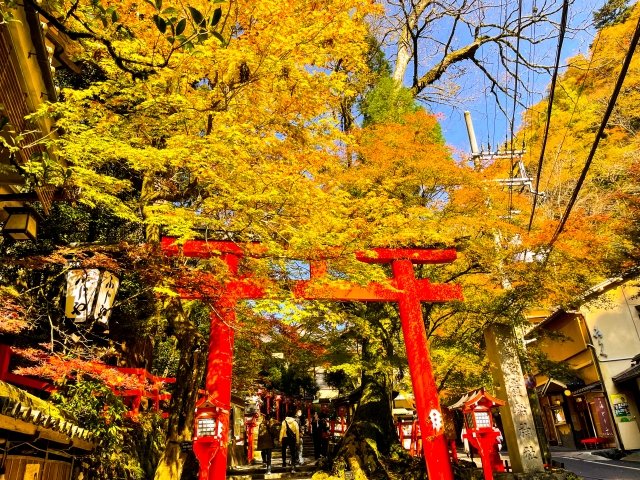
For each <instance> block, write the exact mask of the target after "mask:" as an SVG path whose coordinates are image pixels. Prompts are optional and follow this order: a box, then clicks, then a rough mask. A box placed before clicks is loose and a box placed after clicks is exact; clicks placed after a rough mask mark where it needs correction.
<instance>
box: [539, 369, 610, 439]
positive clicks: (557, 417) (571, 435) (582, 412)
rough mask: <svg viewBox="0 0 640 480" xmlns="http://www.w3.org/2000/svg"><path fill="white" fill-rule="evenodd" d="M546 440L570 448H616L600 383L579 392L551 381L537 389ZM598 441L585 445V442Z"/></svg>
mask: <svg viewBox="0 0 640 480" xmlns="http://www.w3.org/2000/svg"><path fill="white" fill-rule="evenodd" d="M538 395H539V398H540V406H541V407H542V412H543V421H544V427H545V433H546V435H547V439H548V440H549V442H550V444H551V445H557V446H563V447H567V448H572V449H576V448H587V447H590V446H593V447H604V446H608V447H614V446H615V434H614V428H613V423H612V421H611V415H610V414H609V408H608V406H607V403H606V398H605V395H604V391H603V389H602V384H601V382H594V383H592V384H589V385H586V386H583V387H580V388H576V387H573V386H572V385H567V384H565V383H563V382H559V381H557V380H553V379H551V380H549V381H548V382H547V383H546V384H545V385H543V386H541V387H539V388H538ZM588 439H597V440H592V441H588V442H586V443H583V440H588Z"/></svg>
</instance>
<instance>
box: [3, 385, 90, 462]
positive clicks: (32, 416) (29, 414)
mask: <svg viewBox="0 0 640 480" xmlns="http://www.w3.org/2000/svg"><path fill="white" fill-rule="evenodd" d="M0 405H1V408H0V429H5V430H9V431H12V432H17V433H22V434H26V435H31V436H35V437H36V439H44V440H50V441H52V442H56V443H59V444H63V445H68V446H69V447H76V448H79V449H81V450H86V451H92V450H94V449H95V447H96V439H95V437H94V436H93V434H92V433H91V432H89V431H88V430H85V429H84V428H82V427H81V426H79V425H75V424H74V423H73V422H71V421H69V420H68V419H67V418H66V416H65V415H63V413H62V412H61V411H60V410H58V409H57V408H56V407H55V406H54V405H52V404H51V403H49V402H47V401H45V400H42V399H40V398H38V397H36V396H34V395H31V394H30V393H28V392H25V391H24V390H22V389H20V388H17V387H14V386H13V385H10V384H8V383H6V382H3V381H0ZM47 417H48V419H47Z"/></svg>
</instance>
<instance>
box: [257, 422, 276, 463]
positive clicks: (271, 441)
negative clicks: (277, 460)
mask: <svg viewBox="0 0 640 480" xmlns="http://www.w3.org/2000/svg"><path fill="white" fill-rule="evenodd" d="M279 435H280V426H279V425H278V422H276V421H275V420H274V419H273V418H272V416H271V415H265V416H264V417H263V419H262V422H261V423H260V426H259V427H258V450H260V451H261V452H262V460H263V463H265V464H266V465H267V475H269V474H270V473H271V454H272V452H273V449H274V448H275V447H276V443H275V442H276V439H277V438H278V436H279Z"/></svg>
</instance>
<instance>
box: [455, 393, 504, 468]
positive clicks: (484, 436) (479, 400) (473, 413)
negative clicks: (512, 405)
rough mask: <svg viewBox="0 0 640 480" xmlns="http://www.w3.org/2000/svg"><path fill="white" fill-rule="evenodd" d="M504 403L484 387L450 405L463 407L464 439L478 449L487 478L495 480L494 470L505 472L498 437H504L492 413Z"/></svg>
mask: <svg viewBox="0 0 640 480" xmlns="http://www.w3.org/2000/svg"><path fill="white" fill-rule="evenodd" d="M504 405H505V402H504V401H503V400H500V399H498V398H495V397H493V396H492V395H490V394H489V393H487V392H486V391H485V390H484V387H483V388H481V389H479V390H474V391H472V392H469V393H467V394H465V395H463V396H462V398H460V400H458V401H457V402H456V403H455V404H454V405H452V406H450V407H449V408H450V409H451V410H453V409H462V414H463V417H464V430H463V433H462V439H463V440H467V441H468V442H469V444H470V445H472V446H473V447H475V448H476V449H477V450H478V453H479V454H480V458H481V459H482V470H483V472H484V478H485V479H486V480H493V472H504V465H502V461H501V460H500V453H499V449H498V443H499V442H498V437H502V433H501V432H500V430H499V429H498V428H497V427H494V425H493V416H492V414H491V409H492V408H493V407H502V406H504Z"/></svg>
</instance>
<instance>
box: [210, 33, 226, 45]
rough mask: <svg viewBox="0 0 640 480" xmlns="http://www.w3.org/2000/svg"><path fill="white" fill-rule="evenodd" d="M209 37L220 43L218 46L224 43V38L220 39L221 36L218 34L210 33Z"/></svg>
mask: <svg viewBox="0 0 640 480" xmlns="http://www.w3.org/2000/svg"><path fill="white" fill-rule="evenodd" d="M211 35H213V36H214V37H215V38H216V39H217V40H218V41H219V42H220V45H224V44H225V43H226V42H225V41H224V38H222V35H220V34H219V33H218V32H212V33H211Z"/></svg>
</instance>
